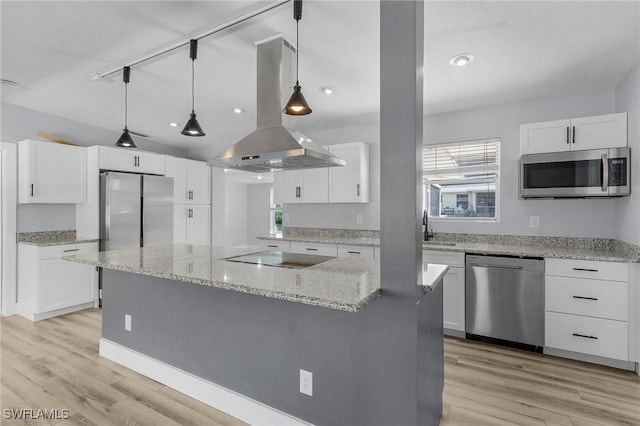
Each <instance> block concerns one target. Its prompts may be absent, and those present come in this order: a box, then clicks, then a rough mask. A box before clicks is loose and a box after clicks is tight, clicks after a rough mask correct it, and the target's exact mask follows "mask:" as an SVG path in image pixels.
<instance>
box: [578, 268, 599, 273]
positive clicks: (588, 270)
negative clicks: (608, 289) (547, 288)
mask: <svg viewBox="0 0 640 426" xmlns="http://www.w3.org/2000/svg"><path fill="white" fill-rule="evenodd" d="M573 270H574V271H584V272H598V270H597V269H589V268H573Z"/></svg>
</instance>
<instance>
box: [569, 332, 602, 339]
mask: <svg viewBox="0 0 640 426" xmlns="http://www.w3.org/2000/svg"><path fill="white" fill-rule="evenodd" d="M573 335H574V336H576V337H584V338H585V339H594V340H598V338H597V337H596V336H587V335H586V334H579V333H573Z"/></svg>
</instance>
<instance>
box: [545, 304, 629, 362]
mask: <svg viewBox="0 0 640 426" xmlns="http://www.w3.org/2000/svg"><path fill="white" fill-rule="evenodd" d="M628 333H629V328H628V323H627V322H626V321H614V320H608V319H603V318H593V317H585V316H581V315H571V314H562V313H558V312H546V313H545V346H547V347H550V348H556V349H563V350H566V351H571V352H579V353H583V354H587V355H594V356H600V357H604V358H613V359H618V360H622V361H627V360H628V359H629V345H628V341H629V339H628Z"/></svg>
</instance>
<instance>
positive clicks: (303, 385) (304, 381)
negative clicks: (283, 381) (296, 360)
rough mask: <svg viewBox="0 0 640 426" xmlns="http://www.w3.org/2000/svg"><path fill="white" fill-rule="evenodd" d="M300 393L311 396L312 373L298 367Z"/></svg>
mask: <svg viewBox="0 0 640 426" xmlns="http://www.w3.org/2000/svg"><path fill="white" fill-rule="evenodd" d="M300 393H303V394H305V395H309V396H313V373H312V372H311V371H306V370H302V369H300Z"/></svg>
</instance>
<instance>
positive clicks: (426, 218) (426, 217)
mask: <svg viewBox="0 0 640 426" xmlns="http://www.w3.org/2000/svg"><path fill="white" fill-rule="evenodd" d="M422 225H423V226H424V241H429V239H431V238H433V231H429V214H428V213H427V211H426V210H423V212H422Z"/></svg>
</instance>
